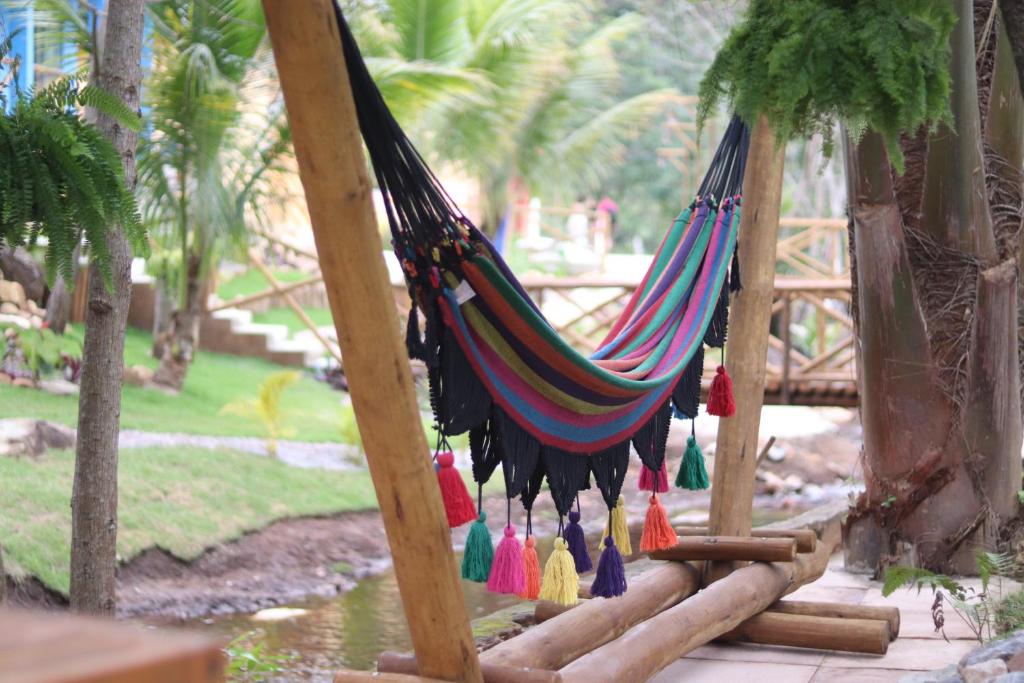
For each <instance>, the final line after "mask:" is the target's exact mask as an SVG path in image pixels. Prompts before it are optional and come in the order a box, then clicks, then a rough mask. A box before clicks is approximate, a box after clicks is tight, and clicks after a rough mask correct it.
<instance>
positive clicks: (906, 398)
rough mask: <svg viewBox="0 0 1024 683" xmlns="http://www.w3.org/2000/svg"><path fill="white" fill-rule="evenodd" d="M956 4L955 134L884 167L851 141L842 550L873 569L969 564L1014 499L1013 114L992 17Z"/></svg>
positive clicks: (927, 139) (1017, 379)
mask: <svg viewBox="0 0 1024 683" xmlns="http://www.w3.org/2000/svg"><path fill="white" fill-rule="evenodd" d="M955 5H956V9H957V12H958V15H959V16H960V17H961V18H962V21H961V22H960V23H959V24H958V26H957V28H956V29H955V30H954V34H953V37H952V45H953V50H952V53H953V57H952V59H953V68H952V75H953V81H954V83H953V92H952V100H951V108H952V110H953V114H954V125H953V129H955V130H956V134H954V133H953V132H952V131H953V129H951V128H950V127H946V126H943V127H940V129H939V130H937V131H935V132H934V133H932V134H930V135H918V136H915V137H913V138H907V139H906V140H905V141H904V149H905V151H906V152H907V168H906V173H905V174H904V176H903V177H900V178H895V179H894V173H893V170H892V168H891V165H890V163H889V159H888V157H887V155H886V152H885V149H884V146H883V145H882V142H881V140H880V138H879V137H878V136H877V135H875V134H873V133H868V134H867V135H865V136H864V137H863V138H862V139H861V140H860V141H859V143H857V144H856V145H853V144H852V143H851V144H848V145H847V154H846V164H847V176H848V182H849V199H850V217H851V222H852V226H851V242H852V252H853V257H854V258H853V259H852V261H853V262H854V263H855V268H854V273H853V277H854V280H855V283H854V284H855V287H854V289H855V297H856V299H855V302H856V306H857V311H856V313H857V315H856V316H855V321H856V325H857V331H858V336H859V341H860V344H859V346H858V373H859V382H860V400H861V420H862V422H863V426H864V473H865V482H866V492H865V494H864V495H863V496H862V497H861V499H860V500H859V501H858V502H857V504H856V506H855V509H854V511H853V512H852V514H851V515H850V518H849V521H848V523H847V527H846V552H847V564H848V566H850V567H851V568H856V569H861V570H866V571H872V572H878V571H880V570H881V569H883V568H884V567H885V566H886V565H889V564H914V565H918V566H924V567H927V568H930V569H935V570H939V571H953V572H973V571H975V562H974V552H975V550H976V549H977V548H979V547H985V548H991V547H993V546H994V545H995V542H996V540H997V537H998V531H999V528H1000V526H1001V524H1002V523H1003V522H1005V521H1006V520H1008V519H1009V518H1011V517H1013V516H1014V515H1015V514H1016V512H1017V501H1016V492H1017V490H1018V489H1019V488H1020V481H1021V468H1020V446H1021V403H1020V391H1021V373H1020V364H1019V358H1018V339H1017V330H1018V313H1017V311H1018V303H1019V302H1018V280H1019V266H1018V258H1017V254H1016V250H1017V247H1016V242H1017V234H1018V232H1019V227H1020V190H1021V187H1020V174H1019V171H1016V172H1015V171H1014V170H1013V169H1012V168H1010V167H1009V164H1005V163H1002V164H998V163H997V161H996V159H997V157H998V155H996V156H993V152H991V149H992V148H994V147H998V149H999V150H1000V151H1001V152H1002V153H1003V154H1006V155H1007V156H1008V157H1009V158H1011V159H1014V160H1015V161H1016V163H1017V164H1018V165H1019V163H1020V162H1019V154H1020V151H1019V148H1020V140H1019V131H1020V130H1021V128H1020V127H1021V125H1022V123H1024V121H1022V119H1021V111H1022V109H1021V106H1020V102H1019V100H1020V90H1019V87H1018V86H1017V84H1016V82H1015V81H1016V74H1015V73H1013V71H1012V70H1011V69H1008V68H1007V67H1008V66H1012V65H1010V64H1008V60H1007V58H1006V54H1005V52H1006V50H1007V48H1006V40H1005V38H999V34H1000V32H1001V31H1002V29H1001V27H999V26H998V25H997V24H996V23H994V22H989V21H987V17H993V18H994V19H995V18H997V17H998V15H997V14H993V13H992V12H991V4H990V2H988V1H987V0H979V2H978V3H976V5H977V6H975V4H972V3H971V2H970V0H955ZM982 5H984V6H982ZM975 10H977V17H978V19H975ZM975 21H977V22H978V24H977V34H978V38H979V40H978V41H977V42H976V36H975V33H976V32H975ZM982 22H984V23H982ZM994 38H995V39H994ZM976 45H980V46H981V48H982V49H981V50H977V48H976ZM976 57H977V63H976ZM983 128H984V132H985V136H984V137H983ZM983 141H984V142H985V143H988V144H986V145H984V146H983ZM983 149H985V150H988V153H983ZM1004 166H1005V167H1006V168H1007V169H1009V170H1006V169H1004ZM1008 197H1009V198H1008ZM1014 221H1016V224H1014ZM1011 235H1012V236H1011ZM1011 252H1012V253H1011Z"/></svg>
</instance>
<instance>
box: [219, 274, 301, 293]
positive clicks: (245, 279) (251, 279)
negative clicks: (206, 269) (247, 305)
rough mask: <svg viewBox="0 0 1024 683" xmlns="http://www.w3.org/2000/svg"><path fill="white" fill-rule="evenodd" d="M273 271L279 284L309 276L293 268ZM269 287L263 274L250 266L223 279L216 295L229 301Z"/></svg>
mask: <svg viewBox="0 0 1024 683" xmlns="http://www.w3.org/2000/svg"><path fill="white" fill-rule="evenodd" d="M272 272H273V273H274V279H276V280H277V281H278V282H280V283H281V284H288V283H289V282H298V281H299V280H304V279H305V278H308V277H309V276H310V274H309V273H303V272H302V271H300V270H293V269H287V270H282V269H276V270H273V271H272ZM268 289H270V285H269V284H268V283H267V280H266V278H265V277H263V275H262V274H261V273H260V272H259V271H258V270H256V269H254V268H250V269H248V270H246V271H244V272H242V273H241V274H239V275H236V276H235V277H233V278H230V279H228V280H225V281H224V282H222V283H220V285H219V286H218V287H217V296H218V297H220V299H221V300H222V301H231V300H232V299H234V298H236V297H240V296H249V295H250V294H256V293H257V292H263V291H266V290H268Z"/></svg>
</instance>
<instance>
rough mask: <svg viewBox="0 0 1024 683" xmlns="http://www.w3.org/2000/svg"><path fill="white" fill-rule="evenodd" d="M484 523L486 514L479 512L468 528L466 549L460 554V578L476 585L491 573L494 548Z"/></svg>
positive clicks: (485, 579)
mask: <svg viewBox="0 0 1024 683" xmlns="http://www.w3.org/2000/svg"><path fill="white" fill-rule="evenodd" d="M486 522H487V513H486V512H484V511H483V510H481V511H480V516H479V517H478V518H477V520H476V521H475V522H473V525H472V526H471V527H469V536H467V537H466V549H465V550H464V551H463V552H462V578H464V579H468V580H470V581H476V582H477V583H484V582H485V581H487V577H488V576H490V573H491V562H493V561H494V546H493V545H492V544H491V532H489V531H488V530H487V524H486Z"/></svg>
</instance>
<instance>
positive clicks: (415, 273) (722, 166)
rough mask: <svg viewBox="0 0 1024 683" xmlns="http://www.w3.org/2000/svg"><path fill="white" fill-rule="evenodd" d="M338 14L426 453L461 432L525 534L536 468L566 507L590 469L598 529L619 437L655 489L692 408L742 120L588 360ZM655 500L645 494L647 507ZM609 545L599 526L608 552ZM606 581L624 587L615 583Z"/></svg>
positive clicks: (619, 472)
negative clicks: (445, 172)
mask: <svg viewBox="0 0 1024 683" xmlns="http://www.w3.org/2000/svg"><path fill="white" fill-rule="evenodd" d="M336 11H337V18H338V25H339V29H340V31H341V36H342V47H343V51H344V56H345V60H346V63H347V67H348V72H349V79H350V82H351V86H352V91H353V97H354V100H355V103H356V112H357V115H358V119H359V125H360V128H361V131H362V134H363V138H364V140H365V143H366V147H367V150H368V152H369V155H370V159H371V161H372V164H373V169H374V173H375V176H376V179H377V184H378V187H379V189H380V192H381V194H382V196H383V200H384V205H385V208H386V212H387V217H388V224H389V227H390V230H391V235H392V246H393V248H394V251H395V254H396V256H397V257H398V260H399V262H400V263H401V264H402V268H403V271H404V273H405V277H406V282H407V285H408V290H409V294H410V297H411V299H412V301H413V305H412V307H411V308H410V315H409V326H408V329H407V335H406V341H407V346H408V349H409V354H410V356H411V357H413V358H418V359H421V360H423V361H424V363H425V364H426V366H427V370H428V373H427V374H428V379H429V384H430V397H431V407H432V409H433V412H434V416H435V419H436V421H437V425H438V432H439V435H440V436H439V441H440V442H439V444H438V450H439V451H441V450H443V448H442V447H443V446H444V445H446V439H447V437H449V436H452V435H456V434H462V433H465V432H469V442H470V455H471V458H472V462H473V477H474V480H475V481H476V482H477V483H478V485H480V486H482V484H483V483H484V482H485V481H487V480H488V479H489V478H490V476H491V475H492V473H493V472H494V470H495V469H496V468H497V467H498V465H499V464H500V465H501V466H502V473H503V476H504V480H505V487H506V495H507V496H508V498H509V499H511V498H513V497H516V496H519V497H520V498H521V501H522V504H523V506H524V508H525V509H526V511H527V519H528V522H527V526H528V528H527V534H528V535H529V533H530V528H529V526H530V523H529V519H530V518H529V514H530V511H531V510H532V507H533V503H534V500H535V499H536V497H537V495H538V493H539V491H540V489H541V485H542V482H543V481H544V480H545V479H546V480H547V483H548V488H549V490H550V493H551V496H552V498H553V500H554V502H555V507H556V508H557V510H558V513H559V515H560V517H564V516H565V515H567V514H568V513H569V511H570V509H571V507H572V505H573V502H574V501H576V499H577V496H578V494H579V492H580V491H582V490H585V489H589V488H590V486H591V474H593V480H594V483H595V485H596V487H597V488H598V489H599V490H600V492H601V495H602V497H603V499H604V501H605V503H606V505H607V507H608V509H609V529H611V528H612V523H611V522H612V513H613V511H614V510H616V505H617V502H618V501H619V497H620V492H621V489H622V486H623V480H624V477H625V474H626V471H627V469H628V464H629V451H630V445H631V444H632V446H633V448H634V449H635V450H636V451H637V453H638V455H639V457H640V459H641V461H642V462H643V464H644V466H645V467H646V468H648V469H649V470H650V471H651V472H653V473H655V475H654V480H655V485H654V486H653V487H652V488H653V490H655V491H657V490H665V488H664V486H667V482H666V481H665V480H664V479H665V477H663V476H662V475H661V474H660V473H661V472H663V465H664V458H665V445H666V442H667V439H668V430H669V424H670V421H671V418H672V416H673V414H675V415H676V416H677V417H686V418H689V419H694V418H695V417H696V416H697V410H698V403H699V400H700V389H701V385H700V382H701V374H702V371H703V364H704V346H705V345H707V346H712V347H722V346H723V345H724V343H725V336H726V322H727V319H728V302H729V293H730V290H732V291H736V290H738V289H739V273H738V267H737V262H736V245H737V231H738V227H739V223H740V211H741V204H742V201H741V198H740V186H741V183H742V177H743V169H744V163H745V158H746V151H747V145H748V142H749V133H748V131H747V128H746V126H745V125H744V124H743V123H742V122H741V121H740V120H739V119H738V118H736V117H734V118H733V120H732V122H731V123H730V124H729V127H728V128H727V130H726V133H725V136H724V138H723V140H722V142H721V143H720V145H719V148H718V151H717V152H716V154H715V157H714V160H713V161H712V163H711V167H710V170H709V171H708V174H707V176H706V177H705V179H704V181H703V183H702V184H701V187H700V189H699V191H698V193H697V198H696V199H694V201H693V202H692V203H691V204H690V206H689V207H687V208H686V209H685V210H684V211H683V212H682V213H681V214H680V215H679V217H678V218H677V219H676V220H675V221H674V222H673V223H672V225H671V226H670V227H669V230H668V232H667V233H666V235H665V237H664V239H663V240H662V242H661V244H660V246H659V247H658V249H657V251H656V253H655V255H654V258H653V260H652V263H651V266H650V269H649V270H648V272H647V274H646V275H645V277H644V279H643V281H642V282H641V284H640V285H639V286H638V287H637V289H636V291H635V292H634V293H633V295H632V297H631V298H630V300H629V302H628V304H627V305H626V307H625V308H624V310H623V311H622V313H621V315H620V317H619V318H618V320H617V321H616V322H615V323H614V325H613V326H612V328H611V330H610V331H609V333H608V335H607V336H606V338H605V339H604V340H603V341H602V343H601V344H600V346H599V347H598V349H597V351H595V352H594V353H593V355H592V356H590V357H586V356H584V355H582V354H580V353H579V352H578V351H576V350H575V349H573V348H572V347H571V346H570V345H569V344H568V343H566V342H565V341H564V340H563V339H561V338H560V336H559V335H558V334H557V332H556V331H555V329H554V328H553V327H552V325H551V324H550V323H548V321H547V320H546V319H545V317H544V315H543V314H542V313H541V311H540V309H539V308H538V306H537V305H536V304H535V303H534V302H533V301H532V299H531V298H530V297H529V295H528V294H527V292H526V291H525V290H524V289H523V287H522V285H521V284H520V283H519V282H518V281H517V280H516V278H515V276H514V275H513V274H512V272H511V271H510V269H509V267H508V266H507V264H506V263H505V262H504V261H503V260H502V258H501V256H500V255H499V254H498V252H497V250H496V249H494V247H493V246H492V245H491V244H490V242H489V241H488V239H487V237H486V236H485V235H484V234H483V233H482V232H481V231H479V230H478V229H477V228H476V227H475V226H474V225H473V224H472V222H471V221H470V220H469V219H468V218H466V216H465V215H464V214H463V213H462V212H461V210H459V208H458V207H457V206H456V205H455V203H454V202H453V201H452V200H451V198H450V197H449V196H448V194H447V193H446V192H445V190H444V189H443V187H442V186H441V184H440V182H439V181H438V179H437V178H436V176H435V175H434V174H433V173H432V172H431V170H430V169H429V167H428V166H427V164H426V163H425V162H424V160H423V159H422V158H421V157H420V155H419V154H418V152H417V151H416V149H415V147H414V146H413V145H412V143H411V142H410V141H409V140H408V138H407V137H406V135H405V133H404V132H403V131H402V129H401V127H400V126H399V125H398V123H397V122H396V121H395V119H394V117H393V116H392V115H391V112H390V111H389V110H388V108H387V105H386V104H385V102H384V100H383V97H382V96H381V94H380V91H379V90H378V89H377V87H376V85H375V84H374V82H373V80H372V78H371V77H370V74H369V71H368V70H367V68H366V65H365V63H364V61H363V59H362V56H361V55H360V53H359V50H358V47H357V46H356V43H355V40H354V39H353V37H352V34H351V32H350V30H349V27H348V26H347V24H346V22H345V20H344V17H343V16H342V14H341V11H340V9H336ZM730 271H731V272H730ZM420 315H422V316H424V318H425V332H424V333H423V334H422V335H421V333H420V324H419V316H420ZM730 400H731V397H730ZM697 453H699V450H698V451H697ZM435 455H436V454H435ZM700 457H701V464H700V469H701V470H702V469H703V464H702V456H700ZM704 480H705V481H706V476H705V478H704ZM704 485H705V486H706V483H705V484H704ZM659 486H662V488H660V489H659ZM446 490H448V489H447V488H446ZM479 495H480V494H479V492H478V501H477V510H478V513H479V514H480V517H481V519H480V520H478V521H477V522H476V523H475V524H474V527H475V526H476V525H477V524H480V525H481V527H482V525H483V518H484V517H485V516H484V515H483V514H482V508H481V505H480V498H479ZM655 504H656V501H655V498H654V497H652V509H654V508H653V506H654V505H655ZM658 509H661V508H660V504H659V505H658ZM449 512H451V510H449ZM661 514H662V515H663V514H664V510H663V509H662V510H661ZM649 518H650V514H649ZM449 519H450V520H451V519H452V515H451V514H449ZM459 519H460V520H461V521H468V518H465V517H459ZM460 523H461V522H460ZM622 526H623V528H624V523H623V525H622ZM560 527H561V525H560ZM510 528H511V526H510V525H509V527H508V528H507V529H506V539H503V540H502V544H501V545H499V548H498V558H499V559H500V558H502V557H503V556H502V549H503V548H504V547H505V541H506V540H509V538H511V540H512V541H514V542H515V544H518V541H515V539H514V531H512V533H511V534H510V533H509V529H510ZM474 531H477V530H476V529H474ZM669 531H671V530H670V529H669ZM665 533H666V534H667V533H668V532H665ZM476 535H477V536H479V537H481V538H483V536H486V533H485V532H480V533H478V534H476ZM560 535H561V533H560ZM646 535H647V530H646V529H645V537H646ZM473 537H474V534H473V533H471V541H470V542H467V551H466V556H467V560H468V559H469V556H470V554H471V551H470V548H469V545H470V544H471V543H472V542H473V540H472V539H473ZM528 537H529V536H528ZM581 537H582V535H581ZM674 539H675V536H674V532H672V542H673V543H674ZM481 542H482V541H481ZM489 542H490V541H489V537H488V540H487V543H489ZM624 543H626V544H628V538H627V539H621V538H615V544H618V545H620V546H621V545H623V544H624ZM615 544H612V543H611V534H610V532H609V538H608V539H606V542H605V546H606V551H607V546H608V545H611V546H612V548H613V549H614V545H615ZM643 545H644V544H643V543H642V544H641V546H643ZM531 547H532V546H531ZM510 552H511V550H510ZM573 552H575V551H573ZM557 554H558V553H557V550H556V553H555V555H557ZM484 555H486V557H485V556H484ZM484 555H481V556H479V557H477V556H476V555H475V553H474V558H473V560H472V563H475V564H474V566H477V565H483V566H490V564H491V559H490V557H491V556H490V555H489V554H486V553H484ZM615 555H616V556H617V555H618V553H617V551H616V552H615ZM602 558H603V556H602ZM557 559H559V560H564V558H557ZM602 561H603V560H602ZM495 562H496V563H498V562H499V560H497V559H496V560H495ZM501 562H504V560H501ZM513 564H514V562H513ZM577 564H578V563H577ZM619 564H620V565H621V561H619ZM503 566H504V565H503ZM463 573H464V575H466V570H465V564H464V572H463ZM470 573H472V574H474V576H473V577H472V578H474V580H485V579H486V578H487V577H483V578H481V577H480V576H477V575H478V574H480V571H479V570H476V569H474V570H473V571H472V572H470ZM527 573H529V572H527ZM546 574H547V571H545V575H546ZM598 574H599V576H602V574H601V568H600V566H599V568H598ZM491 578H494V577H491ZM612 578H613V580H612V581H611V582H612V583H614V584H616V585H617V584H618V583H620V582H619V581H618V577H612ZM516 581H518V579H513V582H516ZM497 583H499V584H500V583H501V581H497ZM489 585H491V582H489ZM620 589H621V590H620ZM609 590H610V591H611V593H610V594H613V595H614V594H618V593H620V592H621V591H622V590H625V583H624V580H622V581H621V586H617V587H615V588H612V589H609ZM616 591H617V592H616ZM503 592H509V591H503Z"/></svg>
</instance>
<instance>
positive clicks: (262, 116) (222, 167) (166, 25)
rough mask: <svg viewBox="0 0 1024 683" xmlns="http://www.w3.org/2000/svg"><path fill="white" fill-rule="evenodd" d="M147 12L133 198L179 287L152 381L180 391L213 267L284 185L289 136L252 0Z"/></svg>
mask: <svg viewBox="0 0 1024 683" xmlns="http://www.w3.org/2000/svg"><path fill="white" fill-rule="evenodd" d="M149 10H150V15H151V17H152V18H153V20H154V22H153V23H154V38H153V63H152V69H151V72H150V75H149V77H148V78H147V80H146V83H145V97H146V100H145V102H146V106H147V107H148V108H149V111H148V114H149V116H148V120H149V129H148V131H147V133H148V134H147V135H146V138H145V140H144V141H143V144H142V145H141V147H140V152H139V178H140V184H139V185H140V191H141V197H140V201H141V204H142V208H143V216H144V219H145V220H146V223H147V226H148V227H149V229H150V231H151V233H152V235H153V236H154V240H155V242H156V245H157V247H158V250H160V251H162V252H163V253H164V259H163V260H162V262H163V263H164V264H165V265H167V266H168V267H165V268H164V270H163V271H162V272H161V273H159V275H160V276H162V277H163V278H164V279H165V280H166V281H169V282H170V283H171V284H172V286H173V288H174V289H176V290H177V292H176V301H175V307H174V311H173V313H172V314H171V320H170V325H169V329H167V331H166V333H165V334H162V335H160V336H159V337H158V339H157V340H156V342H157V343H156V345H155V347H154V353H155V354H157V355H158V357H159V358H160V367H159V368H158V369H157V371H156V373H155V375H154V381H155V382H157V383H158V384H162V385H164V386H166V387H168V388H171V389H174V390H180V389H181V387H182V385H183V383H184V379H185V375H186V373H187V370H188V365H189V363H190V362H191V360H192V356H193V353H194V350H195V347H196V345H197V343H198V331H199V321H200V315H201V310H202V296H203V294H204V289H205V287H204V285H205V283H206V282H207V281H208V279H209V274H210V272H211V268H212V267H213V266H215V265H216V264H217V263H218V260H219V257H220V256H221V255H222V254H223V253H224V250H225V249H226V248H228V247H230V246H231V245H232V244H233V243H238V242H240V241H242V239H243V238H244V235H245V232H246V228H247V227H249V226H251V225H252V223H253V222H260V221H263V220H265V209H266V207H267V206H268V205H269V204H270V203H271V202H270V198H271V197H273V196H275V195H276V194H277V193H279V192H283V191H284V190H283V189H279V188H283V187H284V184H282V183H275V182H274V179H275V177H276V176H277V175H278V174H279V173H281V172H284V171H285V165H284V164H285V160H286V156H287V154H288V153H289V151H290V137H289V135H288V129H287V125H286V122H285V119H284V109H283V106H282V103H281V101H280V97H279V92H278V88H277V84H276V78H275V74H274V71H273V59H272V55H271V53H270V50H269V46H268V44H267V42H266V40H265V34H266V28H265V25H264V23H263V14H262V11H261V9H260V3H259V2H258V0H163V1H161V2H154V3H151V4H150V5H149Z"/></svg>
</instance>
